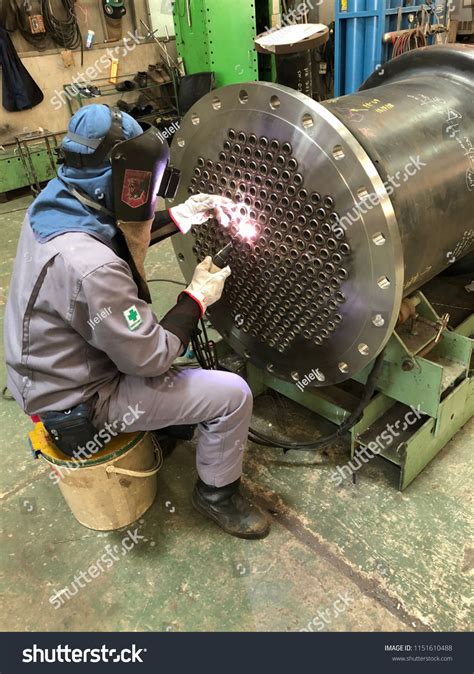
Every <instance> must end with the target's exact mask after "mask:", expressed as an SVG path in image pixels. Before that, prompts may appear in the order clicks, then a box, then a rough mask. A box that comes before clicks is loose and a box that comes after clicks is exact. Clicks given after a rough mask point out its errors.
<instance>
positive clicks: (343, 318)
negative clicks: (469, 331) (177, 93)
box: [172, 45, 474, 386]
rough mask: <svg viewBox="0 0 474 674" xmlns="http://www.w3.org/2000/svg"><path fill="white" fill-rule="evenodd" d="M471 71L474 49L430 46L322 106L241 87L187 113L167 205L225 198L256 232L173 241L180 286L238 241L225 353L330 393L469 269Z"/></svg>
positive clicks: (195, 234)
mask: <svg viewBox="0 0 474 674" xmlns="http://www.w3.org/2000/svg"><path fill="white" fill-rule="evenodd" d="M473 72H474V50H473V49H472V48H470V47H468V46H460V45H456V46H446V47H428V48H424V49H420V50H417V51H415V52H411V53H408V54H406V55H403V56H401V57H399V58H398V59H395V60H393V61H391V62H389V63H388V64H385V65H384V69H383V70H380V71H377V72H375V73H374V74H373V75H372V76H371V77H370V78H369V79H368V80H367V81H366V82H365V84H364V85H363V86H362V87H361V90H360V91H358V92H357V93H355V94H352V95H349V96H344V97H341V98H337V99H334V100H332V101H328V102H325V103H323V104H319V103H316V102H315V101H313V100H312V99H310V98H308V97H306V96H304V95H302V94H300V93H298V92H296V91H293V90H291V89H288V88H286V87H282V86H280V85H275V84H268V83H263V82H256V83H254V82H252V83H245V84H241V85H232V86H229V87H224V88H222V89H219V90H216V91H213V92H211V93H210V94H209V95H207V96H205V97H204V98H203V99H201V100H200V101H199V102H198V103H197V104H196V105H195V106H193V108H192V109H191V110H190V111H189V112H188V114H187V115H186V117H185V118H184V120H183V122H182V124H181V128H180V130H179V132H178V133H177V136H176V137H175V139H174V141H173V146H172V162H173V164H174V165H175V166H177V167H178V168H180V169H181V171H182V178H181V184H180V188H179V192H178V194H177V196H176V201H178V202H179V201H181V200H184V199H185V198H187V196H188V195H189V194H194V193H198V192H211V193H216V194H221V195H225V196H228V197H230V198H232V199H234V200H235V201H237V202H239V203H240V209H241V217H243V218H244V217H245V218H249V219H250V220H251V221H252V222H253V223H255V236H254V237H253V238H252V239H250V240H246V239H245V238H243V237H242V236H240V234H239V229H238V227H237V226H236V225H233V226H232V227H230V228H228V229H225V230H223V229H222V228H221V227H219V225H218V224H217V223H216V222H214V221H209V222H208V223H207V224H206V225H204V226H200V227H196V228H193V231H192V232H191V233H190V234H188V235H187V236H186V237H179V238H177V237H174V239H173V242H174V246H175V250H176V253H177V257H178V260H179V261H180V264H181V266H182V270H183V273H184V275H185V277H186V278H187V279H188V280H189V279H190V278H191V275H192V272H193V269H194V266H195V264H196V261H197V260H200V259H202V258H203V257H204V256H205V255H206V254H211V255H212V254H214V253H216V251H217V250H219V248H222V246H223V245H225V244H226V243H228V242H229V241H231V240H232V241H233V252H232V255H231V258H230V265H231V268H232V276H231V277H230V278H229V279H228V281H227V283H226V289H225V293H224V295H223V298H222V299H221V301H220V302H218V303H217V304H216V305H214V306H213V307H211V308H210V310H209V314H210V317H211V320H212V322H213V325H214V326H215V327H216V328H217V330H218V331H219V332H220V333H221V334H222V335H223V337H224V338H225V339H226V340H227V341H228V343H230V345H231V346H232V348H233V349H234V350H235V351H237V352H238V353H239V354H241V355H243V356H245V357H246V358H247V359H248V360H249V361H250V362H251V363H253V364H254V365H256V366H257V367H259V368H264V369H265V370H266V371H267V372H269V373H272V374H273V375H275V376H277V377H279V378H281V379H285V380H288V381H299V380H301V379H302V378H303V377H305V375H306V374H307V373H309V372H312V373H314V378H313V379H312V385H315V386H325V385H330V384H334V383H337V382H341V381H343V380H345V379H348V378H350V377H352V376H354V375H355V374H357V373H358V372H360V371H361V370H362V369H363V368H364V367H365V366H366V365H367V364H369V363H370V362H371V361H372V360H373V359H374V358H375V357H376V355H377V354H378V353H379V352H380V351H381V349H382V348H383V347H384V345H385V344H386V343H387V341H388V339H389V337H390V335H391V334H392V332H393V330H394V327H395V325H396V323H397V318H398V314H399V310H400V306H401V302H402V299H403V298H404V297H405V296H406V295H408V294H410V293H411V292H413V291H414V290H415V289H417V288H418V287H419V286H420V285H422V284H423V283H425V282H426V281H428V280H429V279H431V278H432V277H434V276H435V275H436V274H438V273H439V272H441V271H442V270H443V269H445V268H446V267H448V266H449V265H450V264H452V263H453V262H455V261H457V260H460V259H461V258H463V257H464V258H465V260H466V259H468V260H469V259H471V258H472V256H473V253H474V228H473V207H474V199H473V194H474V149H473V141H472V137H473V131H474V106H473V100H474V85H473ZM466 256H468V257H467V258H466ZM469 256H470V257H469Z"/></svg>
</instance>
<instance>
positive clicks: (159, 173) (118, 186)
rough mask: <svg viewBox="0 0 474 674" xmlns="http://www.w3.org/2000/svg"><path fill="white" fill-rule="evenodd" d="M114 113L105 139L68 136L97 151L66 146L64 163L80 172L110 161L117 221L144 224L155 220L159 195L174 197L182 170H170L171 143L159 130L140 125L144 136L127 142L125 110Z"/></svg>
mask: <svg viewBox="0 0 474 674" xmlns="http://www.w3.org/2000/svg"><path fill="white" fill-rule="evenodd" d="M110 114H111V125H110V129H109V130H108V132H107V134H106V135H105V136H104V137H103V138H87V137H85V136H80V135H78V134H76V133H73V132H71V131H68V133H67V138H69V139H70V140H73V141H75V142H76V143H78V144H80V145H84V146H85V147H89V148H91V149H93V150H94V152H92V153H91V154H81V153H78V152H71V151H70V150H67V149H66V148H64V147H62V148H61V149H60V151H59V156H60V161H61V162H62V163H64V165H65V166H72V167H74V168H78V169H80V168H92V167H99V166H102V165H103V164H104V163H106V162H107V161H108V160H110V162H111V166H112V187H113V192H114V206H115V213H114V215H115V218H116V219H117V220H126V221H129V222H143V221H144V220H148V219H149V218H151V217H153V213H154V210H155V205H156V200H157V197H158V196H163V197H166V198H171V197H174V195H175V193H176V190H177V187H178V182H179V171H177V170H176V169H173V168H169V167H168V163H169V155H170V153H169V147H168V143H167V142H166V140H165V139H164V138H162V137H161V135H160V133H159V131H158V130H157V129H156V127H154V126H152V125H151V124H144V123H143V124H140V126H141V127H142V129H143V133H142V134H140V135H139V136H135V137H134V138H130V139H128V140H124V139H123V131H122V113H121V111H120V110H119V109H118V108H112V109H111V110H110Z"/></svg>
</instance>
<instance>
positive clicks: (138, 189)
mask: <svg viewBox="0 0 474 674" xmlns="http://www.w3.org/2000/svg"><path fill="white" fill-rule="evenodd" d="M150 182H151V171H137V170H135V169H127V170H126V171H125V176H124V179H123V188H122V197H121V199H122V201H123V203H124V204H127V206H130V208H138V207H139V206H143V204H146V202H147V201H148V193H149V191H150Z"/></svg>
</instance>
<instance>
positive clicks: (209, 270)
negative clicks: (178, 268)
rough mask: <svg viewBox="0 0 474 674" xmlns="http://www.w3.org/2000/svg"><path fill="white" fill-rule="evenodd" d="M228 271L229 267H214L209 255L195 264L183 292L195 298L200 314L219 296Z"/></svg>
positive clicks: (228, 273) (228, 274)
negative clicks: (189, 281) (191, 275)
mask: <svg viewBox="0 0 474 674" xmlns="http://www.w3.org/2000/svg"><path fill="white" fill-rule="evenodd" d="M215 270H216V271H215ZM230 273H231V272H230V267H224V268H223V269H218V268H217V267H215V266H214V265H213V264H212V258H211V256H210V255H208V256H207V257H205V258H204V260H203V261H202V262H200V263H199V264H198V265H197V267H196V269H195V270H194V274H193V278H192V280H191V283H190V284H189V286H188V287H187V288H186V290H184V292H185V293H187V294H188V295H189V296H190V297H192V298H193V299H194V300H196V302H197V303H198V304H199V306H200V307H201V315H202V316H204V312H205V311H206V309H207V307H209V306H211V304H214V302H217V300H219V299H220V298H221V295H222V292H223V290H224V283H225V280H226V278H227V277H228V276H230Z"/></svg>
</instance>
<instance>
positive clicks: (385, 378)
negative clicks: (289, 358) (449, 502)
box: [247, 292, 474, 490]
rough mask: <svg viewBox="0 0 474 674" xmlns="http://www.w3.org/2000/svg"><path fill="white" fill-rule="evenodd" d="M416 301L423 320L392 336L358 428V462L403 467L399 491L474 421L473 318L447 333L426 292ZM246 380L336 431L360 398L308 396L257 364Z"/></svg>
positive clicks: (340, 390) (338, 389)
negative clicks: (374, 460) (376, 458)
mask: <svg viewBox="0 0 474 674" xmlns="http://www.w3.org/2000/svg"><path fill="white" fill-rule="evenodd" d="M411 299H412V300H414V301H415V302H416V311H417V315H418V316H419V318H418V319H413V320H411V319H409V320H408V321H407V322H406V323H404V324H402V325H400V326H399V327H398V328H397V329H396V331H395V332H394V333H393V335H392V337H391V338H390V340H389V342H388V344H387V346H386V347H385V353H384V362H383V366H382V370H381V374H380V377H379V382H378V385H377V389H378V392H377V394H376V395H375V396H374V397H373V398H372V400H371V401H370V403H369V404H368V405H367V407H366V409H365V411H364V414H363V416H362V418H361V419H360V421H359V422H358V423H357V424H356V425H355V426H354V427H353V428H352V430H351V459H353V460H354V461H355V462H357V463H358V462H359V461H361V460H362V459H361V455H362V456H364V457H370V456H372V455H373V454H380V455H381V456H383V457H384V458H385V459H387V460H388V461H390V462H391V463H393V464H395V465H396V466H398V467H399V469H400V477H399V489H400V490H403V489H405V488H406V487H407V486H408V485H409V484H410V482H412V481H413V480H414V479H415V477H416V476H417V475H418V474H419V473H420V472H421V471H422V470H423V468H424V467H425V466H426V465H427V464H428V463H429V462H430V461H431V460H432V459H433V458H434V457H435V456H436V454H437V453H438V452H439V451H440V450H441V449H442V448H443V447H444V446H445V445H446V443H447V442H448V441H449V440H450V439H451V438H452V437H453V435H454V434H455V433H456V432H457V431H458V430H459V429H460V428H461V427H462V426H463V425H464V424H465V423H466V422H467V421H469V419H470V418H471V417H472V416H474V376H473V373H472V371H471V370H470V364H471V358H472V353H473V344H474V342H473V340H472V339H470V338H469V337H468V335H472V334H474V314H471V315H470V316H469V318H467V319H466V320H465V321H464V322H463V323H462V324H461V325H460V326H458V328H457V329H456V330H449V329H447V328H444V329H443V328H442V325H443V321H442V318H440V317H439V316H438V315H437V313H436V312H435V310H434V309H433V307H432V306H431V304H430V303H429V302H428V300H427V299H426V297H425V296H424V295H423V294H422V293H421V292H418V293H416V295H415V296H413V298H411ZM437 326H441V329H440V328H437ZM371 367H372V366H371V365H369V366H368V367H367V368H366V369H365V370H363V371H362V372H360V373H359V375H358V376H357V380H356V381H357V382H359V384H364V383H365V382H366V380H367V376H368V374H369V372H370V369H371ZM247 375H248V381H249V385H250V387H251V388H252V391H253V393H254V395H255V396H257V395H259V394H261V393H263V392H264V391H265V389H267V388H270V389H273V390H275V391H278V392H279V393H281V394H282V395H284V396H286V397H287V398H290V399H291V400H294V401H295V402H297V403H299V404H300V405H303V406H304V407H306V408H307V409H309V410H311V411H313V412H316V413H317V414H319V415H320V416H322V417H324V418H325V419H328V420H329V421H332V422H333V423H334V424H336V425H341V424H342V422H343V421H344V420H345V419H346V418H347V417H348V416H349V415H350V413H351V411H352V410H353V409H354V408H355V407H356V405H357V402H358V400H359V397H358V394H357V391H354V390H352V391H351V385H350V383H349V386H344V385H341V386H328V387H323V388H313V389H307V390H305V391H301V390H300V389H299V388H298V387H297V386H296V385H295V384H292V383H289V382H286V381H282V380H280V379H277V378H276V377H274V376H273V375H271V374H269V373H267V372H264V371H263V370H258V369H257V368H255V367H254V366H252V365H250V364H248V365H247ZM352 386H354V384H353V383H352ZM346 470H349V471H350V468H348V467H346Z"/></svg>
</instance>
